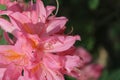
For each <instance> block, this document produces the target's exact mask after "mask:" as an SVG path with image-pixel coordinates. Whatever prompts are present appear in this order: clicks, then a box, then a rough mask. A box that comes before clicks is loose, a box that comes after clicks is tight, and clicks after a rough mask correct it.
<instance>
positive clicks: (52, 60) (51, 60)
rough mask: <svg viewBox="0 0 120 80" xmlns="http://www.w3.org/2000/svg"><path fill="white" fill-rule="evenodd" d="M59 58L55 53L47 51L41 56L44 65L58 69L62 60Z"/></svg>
mask: <svg viewBox="0 0 120 80" xmlns="http://www.w3.org/2000/svg"><path fill="white" fill-rule="evenodd" d="M60 59H61V58H60V57H59V56H57V55H53V54H49V53H47V54H45V56H44V57H43V63H44V65H45V66H47V67H49V68H51V69H54V70H60V69H61V68H62V67H63V65H62V60H60ZM53 64H54V65H53Z"/></svg>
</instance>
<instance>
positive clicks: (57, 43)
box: [44, 36, 80, 52]
mask: <svg viewBox="0 0 120 80" xmlns="http://www.w3.org/2000/svg"><path fill="white" fill-rule="evenodd" d="M76 40H80V37H79V36H54V37H49V38H48V39H47V40H46V41H45V44H44V48H45V52H61V51H65V50H67V49H69V48H70V47H72V46H73V44H74V43H75V41H76Z"/></svg>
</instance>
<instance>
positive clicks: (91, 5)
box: [88, 0, 99, 10]
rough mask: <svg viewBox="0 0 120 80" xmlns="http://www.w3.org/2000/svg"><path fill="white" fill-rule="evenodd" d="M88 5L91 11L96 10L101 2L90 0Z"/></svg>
mask: <svg viewBox="0 0 120 80" xmlns="http://www.w3.org/2000/svg"><path fill="white" fill-rule="evenodd" d="M88 5H89V8H90V9H91V10H95V9H97V7H98V6H99V0H89V1H88Z"/></svg>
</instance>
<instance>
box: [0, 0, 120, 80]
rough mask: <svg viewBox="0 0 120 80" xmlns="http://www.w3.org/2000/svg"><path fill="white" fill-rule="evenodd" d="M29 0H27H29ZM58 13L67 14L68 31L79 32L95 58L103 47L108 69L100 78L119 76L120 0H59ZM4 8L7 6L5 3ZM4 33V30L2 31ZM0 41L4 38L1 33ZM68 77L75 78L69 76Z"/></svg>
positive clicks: (117, 79) (49, 0)
mask: <svg viewBox="0 0 120 80" xmlns="http://www.w3.org/2000/svg"><path fill="white" fill-rule="evenodd" d="M26 1H28V0H26ZM43 1H44V2H45V4H50V5H55V6H56V2H55V0H43ZM59 4H60V8H59V12H58V14H57V16H66V17H67V18H68V19H69V21H68V22H67V25H66V26H67V30H66V33H69V32H70V31H71V30H72V28H73V32H72V33H71V34H72V35H75V34H79V35H80V36H81V39H82V40H81V41H80V42H76V46H83V47H84V48H86V49H87V50H88V51H89V52H90V53H91V55H92V56H93V62H95V61H96V60H98V59H99V58H100V54H101V53H102V50H104V55H102V57H104V56H107V57H105V58H106V59H104V58H100V60H102V59H104V60H103V62H102V63H103V64H104V66H105V69H104V70H103V72H102V75H101V77H100V80H120V76H119V75H120V61H119V60H120V0H59ZM3 8H4V6H3ZM0 33H2V31H0ZM0 39H1V41H0V44H4V43H5V41H4V39H3V38H2V35H1V34H0ZM66 80H75V79H72V78H70V77H66Z"/></svg>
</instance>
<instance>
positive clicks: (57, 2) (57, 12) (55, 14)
mask: <svg viewBox="0 0 120 80" xmlns="http://www.w3.org/2000/svg"><path fill="white" fill-rule="evenodd" d="M56 3H57V8H56V12H55V15H57V13H58V10H59V2H58V0H56Z"/></svg>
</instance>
